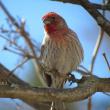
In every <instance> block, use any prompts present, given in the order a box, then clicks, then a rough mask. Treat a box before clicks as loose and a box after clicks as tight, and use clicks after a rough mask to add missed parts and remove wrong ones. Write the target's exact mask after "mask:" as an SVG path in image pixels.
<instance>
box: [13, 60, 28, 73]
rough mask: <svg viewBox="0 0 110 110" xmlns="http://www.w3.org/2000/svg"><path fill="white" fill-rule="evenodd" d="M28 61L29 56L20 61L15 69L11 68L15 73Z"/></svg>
mask: <svg viewBox="0 0 110 110" xmlns="http://www.w3.org/2000/svg"><path fill="white" fill-rule="evenodd" d="M27 61H29V58H25V59H23V61H22V62H21V63H19V64H18V65H17V66H16V67H15V68H14V69H12V70H11V73H14V72H15V71H16V70H17V69H18V68H20V67H22V66H23V65H24V64H25V63H26V62H27Z"/></svg>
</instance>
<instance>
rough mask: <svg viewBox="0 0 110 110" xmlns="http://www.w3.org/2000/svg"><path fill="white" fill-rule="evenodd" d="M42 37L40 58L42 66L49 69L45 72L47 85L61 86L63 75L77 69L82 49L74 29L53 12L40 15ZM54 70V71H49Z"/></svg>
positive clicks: (81, 56) (81, 57)
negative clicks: (42, 26)
mask: <svg viewBox="0 0 110 110" xmlns="http://www.w3.org/2000/svg"><path fill="white" fill-rule="evenodd" d="M42 20H43V23H44V30H45V31H44V32H45V35H44V39H43V42H42V47H41V58H42V62H43V64H44V66H45V67H46V68H47V69H48V70H49V71H50V72H47V73H45V77H46V81H47V84H48V86H50V87H54V88H62V87H63V83H64V80H65V78H64V77H65V76H66V75H67V74H68V73H69V72H72V71H73V70H75V69H77V67H78V65H79V64H80V62H81V61H82V59H83V49H82V46H81V44H80V41H79V39H78V37H77V35H76V33H75V32H74V31H72V30H71V29H70V28H69V27H68V25H67V24H66V22H65V20H64V19H63V18H62V17H61V16H60V15H58V14H57V13H54V12H49V13H47V14H46V15H45V16H43V17H42ZM52 70H55V71H56V72H51V71H52Z"/></svg>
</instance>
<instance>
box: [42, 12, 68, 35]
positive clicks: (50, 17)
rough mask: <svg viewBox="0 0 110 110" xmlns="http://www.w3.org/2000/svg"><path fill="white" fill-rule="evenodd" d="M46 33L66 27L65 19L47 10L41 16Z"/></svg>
mask: <svg viewBox="0 0 110 110" xmlns="http://www.w3.org/2000/svg"><path fill="white" fill-rule="evenodd" d="M42 20H43V23H44V27H45V30H46V32H47V33H53V32H56V31H59V30H61V29H63V28H65V27H67V25H66V23H65V20H64V19H63V18H62V17H61V16H60V15H58V14H57V13H54V12H49V13H47V14H46V15H45V16H43V17H42Z"/></svg>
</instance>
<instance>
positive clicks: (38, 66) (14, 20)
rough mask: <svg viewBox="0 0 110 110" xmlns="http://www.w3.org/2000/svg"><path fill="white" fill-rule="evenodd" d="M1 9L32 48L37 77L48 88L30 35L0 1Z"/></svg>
mask: <svg viewBox="0 0 110 110" xmlns="http://www.w3.org/2000/svg"><path fill="white" fill-rule="evenodd" d="M0 7H1V9H2V10H3V11H4V13H5V14H6V16H7V17H8V18H9V20H10V21H11V23H12V24H13V25H14V26H15V28H16V30H17V32H18V33H19V34H20V35H21V36H22V37H23V38H24V40H25V42H26V43H27V45H28V47H29V48H30V50H31V52H32V54H33V56H34V58H35V61H36V62H35V63H34V64H35V67H37V70H36V71H37V76H38V78H39V80H40V82H41V83H42V85H44V86H46V83H45V81H44V80H43V78H42V76H41V74H40V68H41V64H40V62H39V58H38V57H37V55H36V52H35V50H34V46H33V43H32V42H31V39H30V37H29V33H28V32H27V31H26V30H25V28H24V27H22V26H20V25H19V24H18V23H17V21H16V19H15V18H14V17H13V16H12V15H11V14H10V13H9V11H8V10H7V9H6V7H5V6H4V4H3V3H2V2H1V1H0Z"/></svg>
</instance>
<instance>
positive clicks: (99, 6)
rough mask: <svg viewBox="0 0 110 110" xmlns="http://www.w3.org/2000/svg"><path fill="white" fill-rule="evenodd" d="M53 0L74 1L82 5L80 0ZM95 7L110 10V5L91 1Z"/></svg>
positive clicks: (60, 0) (73, 2)
mask: <svg viewBox="0 0 110 110" xmlns="http://www.w3.org/2000/svg"><path fill="white" fill-rule="evenodd" d="M51 1H59V2H63V3H72V4H77V5H81V2H80V0H51ZM91 4H92V5H93V6H94V7H95V8H97V9H100V10H110V5H108V4H106V5H103V4H96V3H91Z"/></svg>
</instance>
